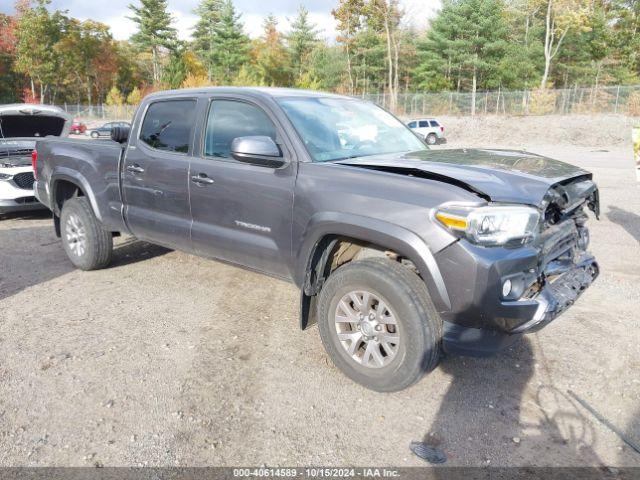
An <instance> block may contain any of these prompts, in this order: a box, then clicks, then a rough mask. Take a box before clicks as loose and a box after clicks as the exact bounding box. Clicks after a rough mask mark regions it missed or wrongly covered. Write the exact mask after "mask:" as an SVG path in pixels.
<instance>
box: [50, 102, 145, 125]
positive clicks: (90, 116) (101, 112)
mask: <svg viewBox="0 0 640 480" xmlns="http://www.w3.org/2000/svg"><path fill="white" fill-rule="evenodd" d="M58 107H60V108H62V109H63V110H64V111H65V112H67V113H69V114H70V115H72V116H73V117H74V118H77V119H79V120H82V121H84V122H99V121H102V120H103V121H116V120H123V121H131V119H132V118H133V114H134V113H135V111H136V108H137V106H136V105H77V104H66V103H65V104H62V105H58Z"/></svg>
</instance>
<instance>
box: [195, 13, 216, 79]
mask: <svg viewBox="0 0 640 480" xmlns="http://www.w3.org/2000/svg"><path fill="white" fill-rule="evenodd" d="M223 5H224V0H202V1H201V2H200V4H199V5H198V7H197V8H196V9H195V10H194V11H193V13H195V14H196V15H197V16H198V21H197V23H196V26H195V29H194V32H193V35H192V37H193V48H194V50H195V52H196V53H197V54H198V55H199V56H200V58H201V59H202V61H203V63H204V65H205V68H206V69H207V75H208V77H209V81H211V79H212V78H213V70H214V67H215V65H216V63H215V58H214V56H215V50H216V45H215V37H216V29H217V28H218V27H219V25H220V16H221V11H222V8H223Z"/></svg>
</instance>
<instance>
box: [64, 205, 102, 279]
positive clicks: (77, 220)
mask: <svg viewBox="0 0 640 480" xmlns="http://www.w3.org/2000/svg"><path fill="white" fill-rule="evenodd" d="M60 226H61V233H62V246H63V247H64V251H65V252H66V254H67V256H68V257H69V260H71V263H73V264H74V265H75V266H76V267H77V268H79V269H81V270H97V269H100V268H104V267H106V266H108V265H109V263H110V262H111V257H112V254H113V236H112V235H111V232H108V231H107V230H105V229H104V227H103V226H102V224H101V223H100V222H99V221H98V219H97V218H96V216H95V214H94V213H93V210H92V208H91V205H90V204H89V201H88V200H87V199H86V197H76V198H71V199H70V200H67V201H66V202H65V203H64V205H63V207H62V214H61V215H60Z"/></svg>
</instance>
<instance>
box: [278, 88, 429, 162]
mask: <svg viewBox="0 0 640 480" xmlns="http://www.w3.org/2000/svg"><path fill="white" fill-rule="evenodd" d="M279 103H280V105H281V106H282V108H283V109H284V111H285V113H286V114H287V116H288V117H289V119H290V120H291V123H293V125H294V126H295V128H296V130H297V131H298V134H299V135H300V137H301V138H302V141H303V142H304V144H305V146H306V147H307V150H308V151H309V154H310V155H311V157H312V159H313V161H314V162H330V161H333V160H344V159H347V158H356V157H365V156H370V155H381V154H386V153H401V152H413V151H418V150H426V149H427V147H426V146H425V145H424V144H423V143H422V142H421V141H420V139H418V138H417V137H416V136H415V134H413V133H412V132H411V130H409V129H408V128H407V127H406V126H405V125H403V124H402V123H401V122H400V121H399V120H397V119H396V118H395V117H393V116H392V115H390V114H389V113H387V112H385V111H384V110H383V109H381V108H379V107H377V106H375V105H373V104H370V103H366V102H361V101H358V100H351V99H345V98H327V97H320V98H309V97H307V98H283V99H280V100H279Z"/></svg>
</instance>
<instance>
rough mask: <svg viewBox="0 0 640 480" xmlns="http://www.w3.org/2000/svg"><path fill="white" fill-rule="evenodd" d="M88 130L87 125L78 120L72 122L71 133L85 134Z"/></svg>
mask: <svg viewBox="0 0 640 480" xmlns="http://www.w3.org/2000/svg"><path fill="white" fill-rule="evenodd" d="M86 131H87V126H86V125H85V124H84V123H82V122H80V121H78V120H74V121H73V123H72V124H71V131H70V133H72V134H74V135H83V134H84V133H85V132H86Z"/></svg>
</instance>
